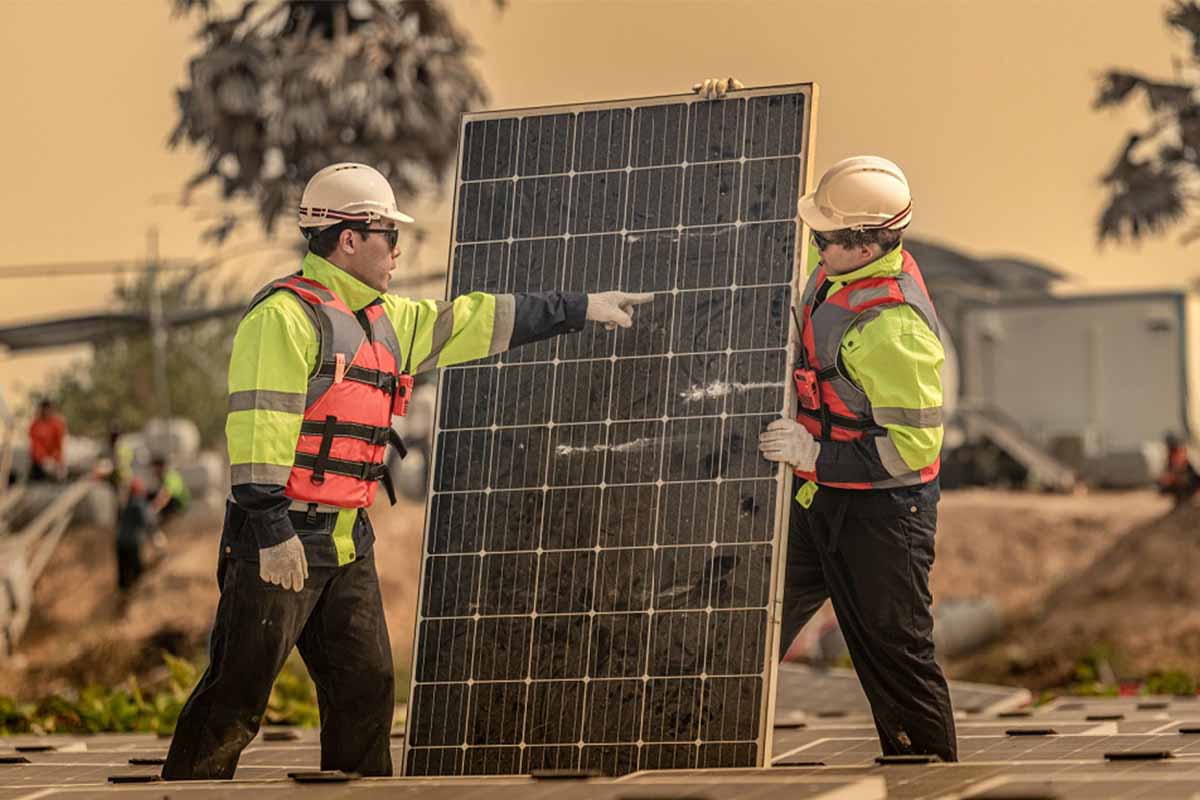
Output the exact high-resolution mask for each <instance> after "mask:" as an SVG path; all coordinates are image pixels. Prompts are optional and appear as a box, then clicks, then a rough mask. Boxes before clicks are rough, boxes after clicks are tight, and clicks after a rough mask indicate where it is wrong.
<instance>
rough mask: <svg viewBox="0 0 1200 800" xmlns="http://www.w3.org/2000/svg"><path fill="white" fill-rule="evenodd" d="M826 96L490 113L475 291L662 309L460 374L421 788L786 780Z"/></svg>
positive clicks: (472, 215) (424, 612)
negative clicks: (498, 779)
mask: <svg viewBox="0 0 1200 800" xmlns="http://www.w3.org/2000/svg"><path fill="white" fill-rule="evenodd" d="M812 98H813V88H812V86H811V85H797V86H788V87H778V88H772V89H762V90H753V91H747V92H744V93H741V92H739V93H738V94H737V95H736V96H734V97H732V98H728V99H725V100H721V101H701V100H698V99H697V98H694V97H692V96H686V97H665V98H655V99H648V100H637V101H620V102H613V103H601V104H589V105H584V106H569V107H560V108H544V109H536V110H529V111H503V112H491V113H484V114H468V115H466V116H465V118H464V121H463V128H462V136H461V139H460V143H461V144H460V148H461V152H460V162H459V172H458V181H457V190H456V193H455V214H454V229H453V231H454V232H453V240H452V256H451V271H450V275H449V285H450V291H451V293H452V294H459V293H462V292H466V291H474V290H484V291H492V292H513V291H523V290H532V289H547V288H562V289H566V290H571V291H581V292H586V291H597V290H602V289H621V290H624V291H639V292H640V291H648V292H656V293H657V295H656V298H655V300H654V301H653V302H652V303H649V304H647V305H645V306H641V307H640V308H639V309H638V313H637V319H636V324H635V326H634V327H633V328H632V329H630V330H617V331H607V330H604V329H603V328H601V327H599V326H589V328H588V329H587V330H585V331H583V332H582V333H580V334H576V335H572V336H567V337H562V338H558V339H551V340H547V341H543V342H539V343H537V344H534V345H530V346H527V347H523V348H519V349H517V350H514V351H512V352H509V353H505V354H503V355H501V356H499V357H493V358H492V359H491V360H489V361H487V362H483V363H476V364H472V365H467V366H463V367H457V368H454V369H448V370H443V373H442V375H441V378H440V386H439V412H438V420H437V427H436V446H435V456H434V464H433V470H432V472H433V476H434V477H433V479H432V485H431V493H430V501H429V510H428V519H427V525H426V535H425V550H424V555H423V566H422V578H421V593H420V601H419V606H418V620H417V633H416V643H415V647H414V661H413V685H412V693H411V695H410V697H411V707H410V714H409V718H408V732H407V738H406V740H405V746H406V750H405V769H406V772H407V774H410V775H419V774H434V775H453V774H478V773H499V774H502V773H518V772H528V771H530V770H531V769H536V768H558V769H599V770H601V771H603V772H605V773H608V774H623V773H627V772H631V771H634V770H637V769H641V768H647V767H686V768H695V767H703V766H714V767H715V766H722V767H732V766H752V765H761V764H762V762H763V759H764V754H765V753H767V752H768V751H769V737H770V730H769V725H768V724H767V721H768V717H769V711H768V710H769V708H770V705H769V704H770V699H771V693H772V679H773V674H774V663H775V649H776V645H775V642H774V639H775V638H776V635H777V634H775V632H774V629H773V628H771V627H770V626H769V624H768V617H769V615H768V610H769V608H770V605H771V599H772V597H774V593H775V590H776V586H775V582H774V571H775V564H776V561H775V549H776V544H777V540H778V532H779V530H780V529H781V527H782V525H784V524H785V523H786V511H787V504H786V502H785V501H786V499H787V494H786V493H787V489H788V486H789V483H790V482H789V481H788V480H787V476H785V475H783V474H781V470H779V469H778V468H777V467H776V466H775V465H773V464H771V463H769V462H767V461H765V460H763V459H762V458H760V457H759V454H758V450H757V439H758V433H759V431H760V430H762V429H763V428H764V427H765V426H766V424H767V423H768V422H769V421H770V420H772V419H775V418H777V417H778V416H779V415H780V413H781V412H782V411H783V410H784V408H785V405H786V399H787V398H786V388H787V387H786V381H787V374H788V364H789V363H790V357H789V348H790V347H791V342H790V339H791V338H792V337H793V336H794V333H793V332H792V330H791V322H790V315H789V313H788V307H789V305H790V303H791V297H792V286H793V285H794V284H795V282H796V280H797V278H798V277H799V274H800V271H801V259H802V257H803V254H802V253H801V252H800V250H801V248H797V246H796V242H797V239H798V236H799V228H798V222H797V218H796V203H797V200H798V198H799V196H800V194H801V193H802V191H803V184H804V182H805V180H806V179H807V176H808V174H809V172H810V167H809V163H808V159H807V148H808V143H809V131H810V129H811V125H812V115H813V103H812Z"/></svg>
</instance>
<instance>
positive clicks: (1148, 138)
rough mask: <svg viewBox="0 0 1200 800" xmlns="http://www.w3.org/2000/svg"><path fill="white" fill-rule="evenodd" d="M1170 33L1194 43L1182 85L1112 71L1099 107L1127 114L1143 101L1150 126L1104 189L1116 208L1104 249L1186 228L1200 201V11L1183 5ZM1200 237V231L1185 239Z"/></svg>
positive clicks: (1107, 221) (1171, 16)
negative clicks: (1130, 105) (1124, 108)
mask: <svg viewBox="0 0 1200 800" xmlns="http://www.w3.org/2000/svg"><path fill="white" fill-rule="evenodd" d="M1165 17H1166V22H1167V25H1168V26H1169V27H1171V28H1173V29H1176V30H1179V31H1183V32H1184V33H1186V34H1188V35H1189V36H1190V37H1191V42H1192V52H1191V53H1190V55H1189V58H1188V60H1187V62H1186V63H1181V62H1177V64H1176V73H1177V74H1176V78H1175V80H1156V79H1152V78H1149V77H1146V76H1144V75H1141V74H1139V73H1136V72H1125V71H1122V70H1110V71H1108V72H1107V73H1105V75H1104V77H1103V78H1102V79H1101V85H1100V91H1099V94H1098V95H1097V96H1096V99H1095V101H1094V103H1093V107H1094V108H1096V109H1102V108H1110V107H1114V106H1120V105H1122V104H1124V103H1126V102H1128V101H1130V100H1132V99H1133V98H1135V97H1141V99H1142V101H1143V102H1144V103H1145V107H1146V111H1147V113H1148V116H1149V122H1148V123H1147V125H1146V127H1145V128H1144V129H1142V130H1139V131H1133V132H1131V133H1130V134H1129V135H1128V137H1127V139H1126V141H1125V144H1124V145H1123V146H1122V147H1121V149H1120V152H1119V153H1118V154H1117V157H1116V159H1115V161H1114V162H1113V164H1112V166H1111V167H1110V168H1109V170H1108V172H1107V173H1105V174H1104V175H1103V176H1102V177H1101V182H1102V183H1103V184H1104V185H1105V187H1107V189H1108V203H1107V205H1106V207H1105V208H1104V211H1103V212H1101V214H1100V219H1099V220H1098V233H1099V238H1100V241H1101V242H1103V241H1105V240H1107V239H1113V240H1116V241H1125V240H1131V241H1136V240H1138V239H1141V238H1143V237H1145V236H1149V235H1159V234H1162V233H1164V232H1165V231H1166V230H1167V229H1169V228H1171V227H1173V226H1174V225H1176V224H1178V223H1180V222H1182V221H1184V220H1185V219H1186V218H1187V217H1188V216H1189V215H1190V214H1191V213H1192V211H1193V206H1192V204H1193V202H1194V201H1195V200H1196V199H1197V194H1196V193H1195V188H1196V185H1197V181H1198V180H1200V103H1198V102H1197V100H1198V99H1200V95H1198V94H1197V89H1198V87H1197V83H1198V82H1200V5H1197V3H1195V2H1193V0H1175V2H1174V3H1173V4H1172V5H1171V7H1170V8H1168V9H1167V12H1166V15H1165ZM1197 237H1200V223H1198V224H1195V225H1193V226H1192V227H1191V228H1190V229H1188V230H1187V231H1186V232H1185V233H1184V235H1183V241H1184V242H1190V241H1192V240H1193V239H1196V238H1197Z"/></svg>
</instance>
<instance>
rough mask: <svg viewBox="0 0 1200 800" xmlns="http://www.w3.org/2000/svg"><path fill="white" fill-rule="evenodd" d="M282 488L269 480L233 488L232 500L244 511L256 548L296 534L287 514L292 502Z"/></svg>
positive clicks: (267, 545) (247, 526) (271, 544)
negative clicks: (268, 481)
mask: <svg viewBox="0 0 1200 800" xmlns="http://www.w3.org/2000/svg"><path fill="white" fill-rule="evenodd" d="M283 488H284V487H282V486H277V485H275V484H270V483H239V484H237V485H236V486H234V487H233V501H234V502H235V503H237V505H238V508H240V509H241V510H242V512H243V513H245V515H246V528H247V529H249V531H250V533H251V534H253V536H254V540H255V542H257V544H258V549H259V550H262V549H263V548H266V547H272V546H274V545H277V544H279V543H280V542H283V541H286V540H287V539H290V538H292V537H293V536H295V535H296V531H295V529H294V528H293V527H292V520H291V519H290V518H289V517H288V507H289V506H290V505H291V504H292V501H291V499H290V498H288V497H287V495H285V494H284V493H283Z"/></svg>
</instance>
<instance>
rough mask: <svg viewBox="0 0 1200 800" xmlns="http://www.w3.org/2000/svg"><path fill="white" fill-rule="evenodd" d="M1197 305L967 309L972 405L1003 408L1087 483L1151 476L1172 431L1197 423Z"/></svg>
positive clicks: (1160, 300)
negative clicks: (1166, 438)
mask: <svg viewBox="0 0 1200 800" xmlns="http://www.w3.org/2000/svg"><path fill="white" fill-rule="evenodd" d="M1198 311H1200V305H1198V301H1197V297H1196V296H1195V295H1194V294H1191V293H1188V292H1183V291H1158V292H1141V293H1126V294H1089V295H1078V296H1061V297H1047V298H1042V299H1034V300H1020V301H1015V302H1002V303H997V304H989V305H977V306H970V307H968V308H967V309H966V310H965V313H964V316H963V322H964V326H963V341H961V342H959V349H960V355H961V360H962V369H963V385H962V390H963V407H964V408H967V409H972V408H974V409H989V410H993V411H997V412H1001V413H1003V414H1004V415H1005V416H1006V417H1007V418H1009V419H1011V420H1013V421H1014V422H1015V423H1016V425H1017V426H1019V427H1020V429H1021V430H1022V432H1023V433H1024V434H1025V435H1026V436H1027V437H1028V438H1029V439H1030V440H1031V441H1033V442H1035V443H1037V444H1038V445H1039V446H1040V447H1042V448H1043V449H1044V450H1046V451H1047V452H1048V453H1051V454H1053V455H1054V456H1055V457H1056V458H1058V459H1059V460H1060V461H1063V462H1065V463H1067V464H1069V465H1071V466H1073V467H1075V468H1076V469H1077V470H1079V471H1080V473H1081V474H1082V475H1083V477H1084V478H1085V479H1087V480H1088V481H1089V482H1090V483H1094V484H1101V485H1109V486H1131V485H1138V484H1144V483H1147V482H1149V481H1151V480H1153V478H1154V477H1155V475H1156V474H1157V472H1158V470H1159V469H1160V468H1161V465H1162V463H1163V458H1164V452H1165V449H1164V447H1163V444H1162V440H1163V437H1164V434H1166V433H1168V432H1174V433H1177V434H1180V435H1182V436H1184V437H1186V438H1192V436H1193V434H1194V433H1195V431H1196V430H1197V427H1196V420H1197V416H1196V399H1197V397H1200V393H1198V392H1197V387H1196V386H1195V381H1196V379H1197V376H1200V363H1198V362H1197V356H1198V354H1200V342H1198V341H1197V340H1196V338H1195V335H1194V334H1195V331H1196V330H1197V328H1196V324H1197V320H1198V319H1200V317H1198V316H1197V312H1198ZM967 433H968V438H969V437H970V436H971V432H970V430H969V426H968V432H967Z"/></svg>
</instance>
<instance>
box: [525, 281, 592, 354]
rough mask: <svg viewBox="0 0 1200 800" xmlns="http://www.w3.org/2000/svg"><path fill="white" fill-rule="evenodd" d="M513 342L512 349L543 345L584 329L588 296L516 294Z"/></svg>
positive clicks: (549, 293)
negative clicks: (532, 343) (539, 343)
mask: <svg viewBox="0 0 1200 800" xmlns="http://www.w3.org/2000/svg"><path fill="white" fill-rule="evenodd" d="M513 298H514V300H515V309H514V313H513V330H512V339H511V340H510V342H509V347H510V348H512V347H520V346H521V345H523V344H530V343H531V342H540V341H541V340H542V339H549V338H550V337H551V336H558V335H559V334H562V333H575V332H576V331H579V330H582V329H583V325H584V322H585V321H586V320H587V303H588V301H587V295H586V294H582V293H579V292H528V293H526V292H516V293H514V294H513Z"/></svg>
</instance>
